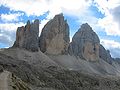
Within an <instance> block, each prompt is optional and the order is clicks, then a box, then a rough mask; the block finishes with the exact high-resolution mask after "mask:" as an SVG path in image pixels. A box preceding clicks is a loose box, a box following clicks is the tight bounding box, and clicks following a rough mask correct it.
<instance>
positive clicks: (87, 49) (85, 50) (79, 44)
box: [68, 23, 100, 61]
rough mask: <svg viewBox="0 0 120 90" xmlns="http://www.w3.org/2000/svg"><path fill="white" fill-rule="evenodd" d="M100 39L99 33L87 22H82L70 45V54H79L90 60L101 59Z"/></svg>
mask: <svg viewBox="0 0 120 90" xmlns="http://www.w3.org/2000/svg"><path fill="white" fill-rule="evenodd" d="M99 46H100V40H99V38H98V36H97V34H96V33H95V32H94V31H93V30H92V28H91V27H90V26H89V25H88V24H87V23H85V24H82V25H81V28H80V29H79V30H78V31H77V32H76V33H75V35H74V36H73V38H72V42H71V43H70V45H69V50H68V51H69V54H70V55H74V56H78V57H80V58H83V59H85V60H88V61H96V60H98V59H99Z"/></svg>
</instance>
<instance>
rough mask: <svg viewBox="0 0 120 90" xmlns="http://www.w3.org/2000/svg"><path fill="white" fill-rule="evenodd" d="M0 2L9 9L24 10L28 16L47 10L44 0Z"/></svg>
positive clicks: (7, 0) (40, 13)
mask: <svg viewBox="0 0 120 90" xmlns="http://www.w3.org/2000/svg"><path fill="white" fill-rule="evenodd" d="M0 4H1V5H4V6H6V7H9V8H10V10H14V11H24V12H25V13H26V14H27V15H28V16H30V15H36V16H39V15H43V14H44V13H45V12H46V11H47V10H48V4H47V2H46V0H17V1H15V0H2V1H1V3H0Z"/></svg>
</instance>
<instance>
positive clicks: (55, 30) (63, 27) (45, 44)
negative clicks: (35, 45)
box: [39, 14, 69, 55]
mask: <svg viewBox="0 0 120 90" xmlns="http://www.w3.org/2000/svg"><path fill="white" fill-rule="evenodd" d="M39 46H40V50H41V51H42V52H43V53H47V54H53V55H58V54H67V49H68V46H69V26H68V24H67V21H66V20H64V16H63V14H58V15H56V16H55V17H54V18H53V19H52V20H50V21H49V22H48V23H47V24H46V25H45V26H44V28H43V29H42V32H41V36H40V38H39Z"/></svg>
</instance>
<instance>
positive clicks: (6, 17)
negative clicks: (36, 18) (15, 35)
mask: <svg viewBox="0 0 120 90" xmlns="http://www.w3.org/2000/svg"><path fill="white" fill-rule="evenodd" d="M21 15H23V13H13V14H11V13H10V14H1V17H0V18H1V20H2V21H4V22H12V21H19V17H20V16H21Z"/></svg>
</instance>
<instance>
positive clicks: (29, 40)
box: [13, 19, 39, 51]
mask: <svg viewBox="0 0 120 90" xmlns="http://www.w3.org/2000/svg"><path fill="white" fill-rule="evenodd" d="M38 35H39V20H37V19H36V20H35V21H34V22H33V23H30V21H29V20H28V22H27V25H25V27H24V26H22V27H18V28H17V32H16V41H15V42H14V45H13V47H18V48H24V49H27V50H30V51H38V48H39V45H38V41H39V40H38V39H39V38H38Z"/></svg>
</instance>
